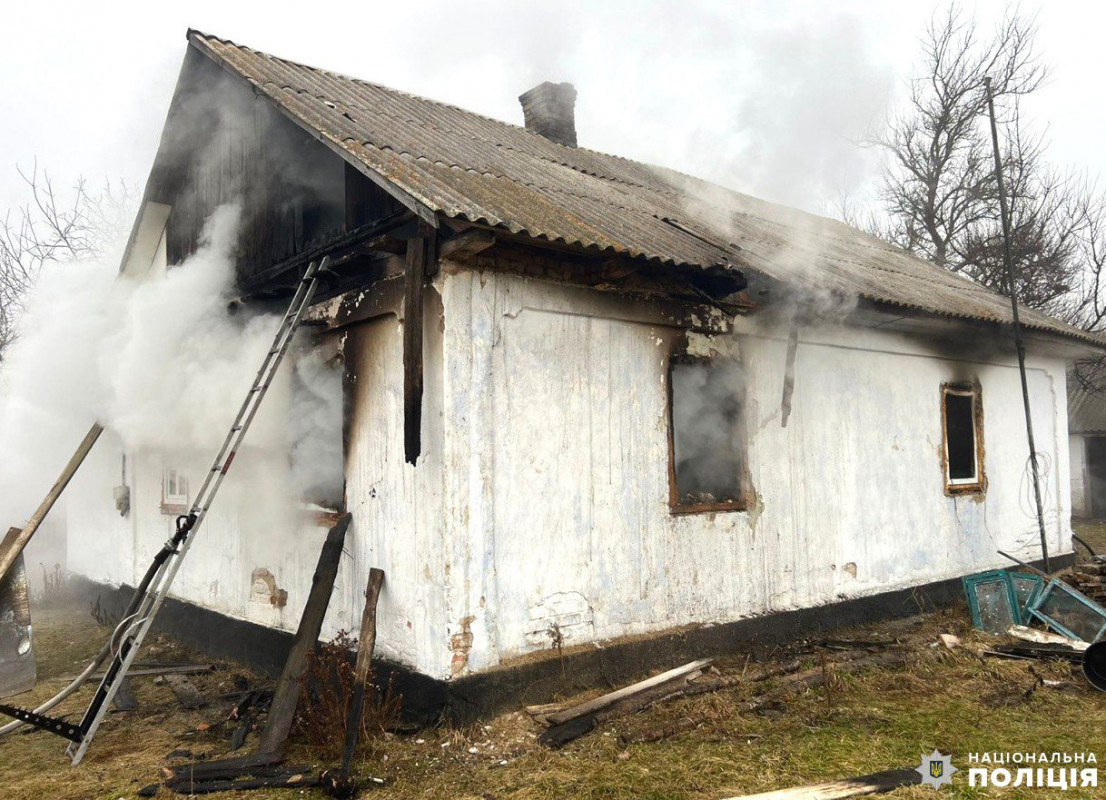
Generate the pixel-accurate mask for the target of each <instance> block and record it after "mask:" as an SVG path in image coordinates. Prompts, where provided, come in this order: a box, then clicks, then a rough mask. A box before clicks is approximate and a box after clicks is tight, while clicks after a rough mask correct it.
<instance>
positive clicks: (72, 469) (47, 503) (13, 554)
mask: <svg viewBox="0 0 1106 800" xmlns="http://www.w3.org/2000/svg"><path fill="white" fill-rule="evenodd" d="M103 432H104V428H103V426H102V425H100V424H99V423H93V425H92V427H91V428H89V429H88V433H86V434H85V437H84V439H83V440H82V441H81V443H80V445H79V446H78V447H77V452H75V453H74V454H73V457H72V458H70V459H69V463H68V464H66V465H65V469H63V470H62V471H61V475H60V476H59V477H58V479H57V481H55V482H54V485H53V486H51V487H50V491H49V492H47V493H46V498H45V499H44V500H43V501H42V502H41V503H40V504H39V506H38V508H37V509H36V510H35V513H34V514H32V515H31V518H30V519H29V520H27V524H26V525H24V526H23V528H22V529H20V528H11V529H9V530H8V533H7V535H6V536H5V537H4V541H3V542H0V578H2V577H3V576H5V575H7V574H8V570H9V569H11V566H12V564H14V563H15V560H16V559H17V558H18V557H19V554H20V553H22V552H23V548H24V547H26V546H27V542H29V541H31V537H32V536H34V535H35V531H37V530H38V526H39V525H41V524H42V521H43V520H44V519H46V515H47V514H49V513H50V509H51V508H53V507H54V503H56V502H57V501H58V498H59V497H61V493H62V492H64V491H65V487H66V486H68V485H69V481H71V480H72V479H73V476H74V475H75V474H76V472H77V469H78V467H80V466H81V464H83V463H84V460H85V458H86V457H87V456H88V452H89V451H90V450H91V449H92V445H94V444H96V440H97V439H99V438H100V434H101V433H103Z"/></svg>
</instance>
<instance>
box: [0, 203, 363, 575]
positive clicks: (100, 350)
mask: <svg viewBox="0 0 1106 800" xmlns="http://www.w3.org/2000/svg"><path fill="white" fill-rule="evenodd" d="M238 221H239V211H238V209H237V207H235V206H224V207H222V208H220V209H218V210H217V211H216V212H215V213H214V214H213V215H212V217H211V219H210V220H209V221H208V223H207V225H206V228H205V231H204V236H203V242H202V245H201V247H200V248H199V249H198V250H197V252H196V253H195V254H194V255H193V256H192V257H191V258H189V259H188V260H187V261H186V262H185V263H184V264H182V265H180V266H178V267H173V268H170V269H168V270H167V271H166V272H164V274H161V275H151V276H144V277H143V278H140V279H135V278H127V277H120V276H119V274H118V264H119V260H118V254H117V253H115V254H110V255H108V256H105V258H104V259H103V260H102V261H99V262H84V263H78V264H65V265H57V266H53V267H50V268H48V269H47V270H46V271H44V272H43V274H42V276H41V279H40V281H39V283H38V285H37V287H36V289H35V291H34V295H33V296H32V297H31V298H30V300H29V303H28V305H27V311H26V313H25V315H24V316H23V318H22V319H21V321H20V325H19V339H18V340H17V342H16V344H15V345H14V346H13V347H12V348H11V350H10V351H9V352H7V353H6V354H5V361H4V364H3V367H2V369H0V453H2V458H0V487H2V490H0V524H2V525H3V526H5V527H6V526H7V525H20V524H22V523H23V522H24V521H25V520H26V519H27V517H28V516H29V515H30V514H31V513H32V512H33V510H34V508H35V507H36V506H37V504H38V503H39V502H40V501H41V499H42V497H43V496H44V495H45V493H46V491H47V489H48V488H49V486H50V484H51V483H52V481H53V480H54V479H55V478H56V477H57V475H58V473H59V472H60V470H61V468H62V466H63V465H64V464H65V462H66V461H67V459H68V458H69V456H70V455H71V454H72V452H73V450H74V449H75V447H76V445H77V443H78V442H79V441H80V439H81V437H82V436H83V435H84V433H85V431H87V429H88V427H89V426H90V425H91V424H92V423H93V422H94V421H97V420H98V421H99V422H100V423H101V424H103V425H104V426H105V428H106V429H107V431H108V433H107V434H105V437H110V439H111V440H112V441H113V442H114V443H115V446H116V447H117V448H118V445H119V444H121V445H122V449H123V450H124V451H125V452H127V453H129V454H157V455H158V456H160V457H162V458H163V459H164V460H165V461H166V463H169V464H172V465H173V466H174V467H179V468H181V469H186V470H187V472H188V473H189V476H190V478H191V479H192V484H193V485H192V489H193V490H194V489H195V488H198V485H199V483H198V479H199V478H202V475H203V470H204V469H205V468H206V465H207V464H209V463H210V460H211V459H212V458H213V457H214V455H215V452H216V450H217V449H218V446H219V445H220V443H221V442H222V440H223V437H224V436H225V435H226V432H227V430H228V428H229V427H230V425H231V422H232V420H233V418H234V415H235V414H236V412H237V411H238V408H239V406H240V404H241V402H242V400H243V398H244V397H245V394H246V391H247V390H248V388H249V386H250V385H251V383H252V382H253V379H254V376H255V375H256V373H257V370H258V368H259V366H260V364H261V361H262V359H263V358H264V355H265V352H266V350H267V348H268V347H269V346H270V344H271V342H272V337H273V334H274V333H275V331H276V327H277V325H278V324H279V321H280V318H279V317H278V316H275V315H272V314H266V315H257V314H250V313H248V312H245V311H240V312H239V313H237V314H231V313H230V312H229V311H228V299H229V296H230V295H231V293H232V290H233V282H234V266H233V260H232V257H231V254H232V251H233V248H234V243H235V239H236V236H237V231H238ZM300 338H301V340H302V339H305V338H306V337H302V336H301V337H300ZM303 344H304V342H303V341H297V345H300V346H299V347H298V349H297V351H296V352H295V353H293V354H292V355H291V358H294V359H295V361H296V363H295V364H294V365H292V364H288V363H286V364H285V365H284V366H283V367H282V370H281V374H280V375H279V376H278V380H277V381H276V383H275V384H274V387H273V389H272V390H271V392H270V394H269V396H268V398H267V399H266V402H265V404H264V405H263V406H262V409H261V411H260V412H259V414H258V416H257V419H256V420H255V423H254V426H253V427H252V428H251V429H250V431H249V434H248V436H247V439H246V449H245V451H244V453H243V456H242V459H241V460H240V462H239V464H240V465H239V466H238V467H237V468H236V469H235V470H233V471H232V472H231V477H230V478H228V481H227V490H226V492H225V493H226V494H227V495H228V497H220V500H219V501H217V502H218V504H219V506H220V509H221V510H238V511H239V513H240V514H249V515H253V516H254V517H257V516H258V515H264V516H267V517H268V518H267V519H266V520H265V524H266V525H272V526H281V525H284V526H292V525H293V523H294V520H295V518H296V515H295V513H294V510H293V506H294V505H295V504H296V501H297V500H310V501H316V500H320V499H325V500H327V501H331V502H335V501H340V499H341V495H342V444H341V425H342V386H341V374H340V371H339V370H337V369H335V368H334V367H333V366H331V365H330V361H327V360H325V359H326V356H327V354H324V353H321V352H318V351H316V350H314V349H311V348H307V347H303V346H302V345H303ZM293 372H294V373H295V374H294V378H293ZM97 447H98V448H103V447H105V445H104V440H101V442H100V443H99V444H98V445H97ZM112 478H113V480H114V481H115V482H116V483H118V482H119V481H120V480H122V478H121V468H120V467H116V468H115V472H114V473H113V476H112ZM155 479H156V480H160V476H156V478H155ZM60 505H61V504H59V507H60ZM235 505H237V506H238V508H237V509H234V506H235ZM57 513H62V512H61V511H60V508H59V512H57ZM63 563H64V562H63Z"/></svg>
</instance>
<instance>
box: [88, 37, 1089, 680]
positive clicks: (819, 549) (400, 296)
mask: <svg viewBox="0 0 1106 800" xmlns="http://www.w3.org/2000/svg"><path fill="white" fill-rule="evenodd" d="M574 98H575V92H574V91H573V90H572V89H571V87H568V86H567V85H565V84H561V85H555V84H542V85H541V86H538V87H536V88H535V89H533V90H531V91H530V92H527V93H526V94H525V95H523V98H522V99H523V102H524V104H525V105H526V114H525V116H526V120H527V129H524V128H520V127H516V126H514V125H509V124H506V123H502V122H498V121H496V120H492V119H488V118H486V117H482V116H479V115H476V114H473V113H470V112H467V111H463V110H461V109H458V108H455V107H453V106H449V105H444V104H441V103H437V102H433V101H430V100H425V99H422V98H418V97H414V96H411V95H408V94H405V93H402V92H398V91H394V90H391V89H386V88H383V87H380V86H376V85H373V84H369V83H364V82H361V81H357V80H354V79H351V78H347V77H343V76H340V75H335V74H333V73H329V72H325V71H322V70H318V69H313V68H309V67H305V66H302V65H299V64H294V63H291V62H288V61H283V60H281V59H277V58H274V57H271V56H268V55H265V54H262V53H257V52H254V51H251V50H249V49H247V48H245V47H240V46H237V45H235V44H232V43H230V42H225V41H222V40H219V39H216V38H213V37H211V36H207V35H204V34H201V33H196V32H190V33H189V47H188V51H187V57H186V59H185V63H184V66H183V69H182V72H181V77H180V81H179V83H178V86H177V90H176V94H175V96H174V101H173V105H172V108H171V110H170V113H169V117H168V121H167V123H166V128H165V133H164V137H163V140H162V145H161V148H160V150H159V153H158V156H157V159H156V161H155V164H154V167H153V170H152V173H151V176H150V179H149V184H148V186H147V189H146V195H145V201H144V205H143V208H142V211H141V213H140V215H139V218H138V221H137V223H136V227H135V233H134V235H133V237H132V244H131V247H130V249H129V251H128V256H127V259H126V262H125V265H124V271H125V272H126V273H128V274H130V275H135V276H141V275H143V274H146V273H149V272H153V273H156V272H158V271H160V270H164V269H165V268H167V267H170V266H171V265H173V264H176V263H179V262H180V261H181V260H182V259H183V258H184V257H186V256H187V254H188V253H190V252H191V251H192V250H193V249H194V247H195V244H196V241H197V237H198V230H199V226H200V223H201V222H202V220H203V219H204V218H205V217H206V216H207V214H209V213H210V212H211V211H212V209H214V208H215V207H216V206H217V205H218V204H220V203H222V202H225V201H227V200H230V199H233V198H234V197H236V196H238V197H244V198H245V199H246V202H247V204H248V206H249V207H250V213H249V214H248V215H247V223H246V226H245V228H244V230H243V233H242V236H241V246H240V253H241V257H240V261H239V267H238V268H239V285H240V287H241V290H242V292H243V294H245V295H252V296H278V297H279V296H281V295H282V294H283V295H287V293H288V287H290V286H292V285H293V284H294V283H295V281H296V280H297V278H298V275H299V274H300V272H301V271H302V269H303V267H304V265H305V264H306V263H307V261H308V260H309V259H310V258H314V257H318V256H319V255H321V254H323V253H330V254H331V255H332V256H333V257H334V258H335V260H336V263H337V265H338V266H337V267H336V269H337V271H338V272H339V275H340V278H339V279H338V282H337V283H336V284H331V288H330V291H329V294H330V296H329V297H325V298H323V300H322V301H321V302H320V303H319V304H318V305H317V306H316V307H315V309H314V310H313V314H312V318H313V320H314V322H315V323H316V324H317V325H318V326H319V327H320V330H321V332H320V334H319V336H320V339H321V340H327V339H330V340H332V341H337V342H339V343H340V344H341V347H342V353H343V356H342V357H343V358H344V364H345V370H346V376H347V381H346V391H347V398H346V401H347V407H346V417H345V420H344V424H345V428H346V430H347V435H346V440H345V500H344V505H345V508H346V509H348V510H349V511H350V512H352V513H353V515H354V523H353V526H352V528H351V531H350V534H349V538H348V539H347V545H346V549H347V552H348V553H349V558H347V559H345V560H344V564H343V570H342V573H341V575H340V577H339V582H338V587H337V589H336V590H335V594H334V597H333V599H332V604H331V610H330V615H329V617H328V622H327V632H328V633H333V632H334V631H335V630H336V629H337V628H347V629H350V628H355V627H356V621H357V619H358V617H359V614H360V609H361V602H362V600H361V594H362V591H363V587H364V582H365V579H366V576H367V573H368V570H369V568H370V567H371V566H379V567H381V568H383V569H384V570H385V572H386V574H387V581H386V584H385V589H384V592H383V595H382V598H381V602H380V606H379V620H380V622H379V635H378V639H377V652H378V654H379V655H380V656H381V657H383V658H385V659H387V660H389V661H391V662H394V663H397V664H400V665H402V666H404V667H406V668H407V669H409V670H411V671H413V672H416V673H420V674H422V675H424V676H429V677H430V678H433V679H435V680H437V681H445V682H452V683H453V685H456V684H457V683H458V682H462V681H463V680H464V679H465V677H466V676H469V675H471V674H472V673H485V672H487V671H489V670H492V669H493V668H495V667H499V666H502V665H511V664H527V665H531V664H533V663H534V661H535V658H534V654H535V653H540V652H549V651H550V650H551V646H553V645H556V644H561V645H563V646H564V647H566V648H571V647H572V646H574V645H580V644H589V645H590V644H591V643H599V642H607V641H613V640H625V637H632V636H634V635H637V634H662V633H667V632H672V631H679V632H680V635H681V636H683V637H685V639H684V640H683V641H689V642H690V641H698V642H699V644H695V645H694V646H691V645H689V647H692V649H694V648H697V647H700V646H702V647H707V646H711V647H715V648H716V649H717V648H722V647H725V646H728V644H727V642H729V643H730V644H732V642H733V641H735V640H737V639H740V637H741V636H743V635H744V634H743V633H742V631H745V630H750V629H748V628H741V627H740V626H737V627H734V626H727V625H723V624H722V623H733V622H735V621H737V620H743V619H748V618H754V617H764V616H765V615H774V614H780V613H781V612H794V611H797V610H800V609H815V608H820V607H824V608H822V610H821V611H818V612H809V613H807V612H804V614H800V615H797V616H796V615H792V616H791V617H788V618H787V619H789V620H792V621H794V620H805V621H807V622H812V621H815V616H816V614H823V616H829V615H833V614H837V615H838V617H837V619H838V620H839V621H844V620H851V619H856V618H859V617H860V616H863V615H864V614H872V613H894V612H897V610H898V608H899V605H900V604H901V602H902V598H903V597H915V598H917V599H918V601H919V602H922V598H924V597H925V592H926V591H928V590H926V589H925V588H924V587H931V588H932V587H933V586H934V585H937V586H944V587H945V591H947V590H948V587H950V586H954V584H953V583H950V580H951V579H955V578H957V577H958V576H961V575H964V574H967V573H972V572H976V571H979V570H984V569H988V568H993V567H1001V566H1007V565H1008V562H1006V561H1004V559H1003V558H1002V557H1001V556H999V555H998V554H997V552H996V551H997V550H1000V549H1001V550H1006V551H1009V552H1011V553H1014V554H1015V555H1018V556H1020V557H1022V558H1024V559H1027V560H1035V559H1037V558H1039V556H1040V549H1039V543H1038V534H1037V527H1036V520H1035V517H1034V514H1033V511H1032V509H1031V508H1027V507H1026V506H1025V505H1024V501H1023V498H1024V497H1025V484H1024V480H1025V466H1026V459H1027V447H1026V443H1025V441H1026V440H1025V420H1024V417H1023V410H1022V401H1021V393H1020V383H1019V374H1018V368H1017V361H1016V358H1015V355H1014V348H1013V345H1012V342H1011V338H1010V326H1009V322H1010V309H1009V304H1008V301H1007V300H1006V299H1004V298H1002V297H999V296H997V295H995V294H992V293H990V292H989V291H987V290H986V289H984V288H982V287H980V286H978V285H975V284H973V283H971V282H969V281H967V280H965V279H963V278H960V277H958V276H956V275H953V274H951V273H949V272H947V271H945V270H943V269H941V268H939V267H936V266H934V265H933V264H930V263H927V262H925V261H921V260H919V259H917V258H914V257H912V256H910V255H909V254H907V253H906V252H904V251H901V250H899V249H897V248H894V247H892V246H890V245H888V244H886V243H884V242H882V241H879V240H877V239H874V238H872V237H870V236H868V235H866V234H864V233H861V232H859V231H857V230H854V229H852V228H849V227H848V226H846V225H844V224H842V223H840V222H835V221H832V220H829V219H823V218H819V217H815V216H813V215H810V214H806V213H802V212H799V211H794V210H791V209H787V208H784V207H781V206H777V205H773V204H770V203H766V202H763V201H760V200H756V199H753V198H751V197H747V196H743V195H740V194H737V193H735V192H732V191H729V190H727V189H724V188H722V187H719V186H716V185H712V184H710V183H707V182H705V181H701V180H698V179H695V178H692V177H689V176H686V175H682V174H680V173H677V172H674V171H671V170H668V169H664V168H660V167H653V166H648V165H645V164H640V163H636V162H633V161H628V160H625V159H622V158H617V157H615V156H609V155H604V154H601V153H596V152H592V151H590V150H586V149H583V148H579V147H576V146H575V140H576V133H575V126H574V123H573V101H574ZM585 138H586V137H585ZM424 255H425V259H424ZM423 265H424V268H423ZM424 277H425V280H424ZM424 283H425V288H424V289H422V287H423V285H424ZM420 289H421V291H420ZM420 298H421V299H420ZM186 301H187V298H182V302H186ZM1023 321H1024V323H1025V335H1026V341H1027V348H1028V355H1027V373H1028V375H1027V377H1028V386H1029V391H1030V395H1031V400H1032V405H1033V421H1034V425H1035V428H1036V438H1037V444H1038V447H1039V449H1040V450H1041V451H1042V452H1043V453H1044V454H1046V456H1047V457H1048V458H1049V459H1050V460H1051V463H1052V464H1053V465H1054V466H1053V469H1051V470H1050V471H1049V472H1048V474H1047V475H1046V486H1045V494H1046V496H1047V497H1048V498H1049V507H1048V508H1047V514H1046V520H1045V521H1046V524H1047V534H1048V543H1049V548H1050V551H1051V555H1053V556H1063V555H1064V554H1069V553H1070V552H1071V549H1072V548H1071V528H1070V516H1071V503H1070V497H1069V485H1070V483H1069V476H1068V464H1069V459H1068V422H1067V398H1066V384H1065V373H1066V368H1067V365H1068V364H1069V363H1070V362H1071V361H1072V360H1074V359H1076V358H1083V357H1087V356H1088V355H1092V354H1094V353H1097V352H1099V351H1100V349H1101V347H1102V341H1101V340H1100V339H1097V338H1095V337H1093V336H1091V335H1088V334H1086V333H1084V332H1082V331H1079V330H1076V329H1074V328H1072V327H1069V326H1067V325H1065V324H1063V323H1060V322H1058V321H1056V320H1054V319H1051V318H1048V317H1045V316H1043V315H1041V314H1037V313H1034V312H1032V311H1025V312H1023ZM412 343H413V344H414V347H411V346H405V345H409V344H412ZM420 371H421V375H422V380H423V388H422V390H421V392H420V390H419V385H418V381H417V380H416V378H417V377H418V375H419V374H420ZM250 377H252V376H245V375H244V376H243V384H244V385H245V384H246V383H248V380H249V378H250ZM405 378H406V380H405ZM132 455H133V457H134V459H137V460H136V461H135V462H134V464H135V465H134V474H135V477H134V479H133V480H134V482H135V488H134V490H133V493H132V509H131V511H130V513H129V515H128V516H127V517H125V518H124V517H120V516H119V515H118V514H117V513H116V512H115V509H114V507H110V508H108V507H106V506H105V507H103V508H100V507H99V506H97V508H92V507H91V506H92V505H95V504H100V506H104V504H105V503H107V502H108V501H109V500H110V487H94V486H88V485H86V486H84V487H82V488H81V489H79V490H77V491H75V492H74V493H73V495H72V497H71V499H70V509H69V519H70V520H71V531H70V553H69V565H70V567H71V569H73V570H75V571H77V572H80V573H82V574H84V575H86V576H88V577H89V578H91V579H93V580H95V581H99V582H103V583H108V584H114V585H119V584H132V585H133V584H134V583H135V581H136V577H137V576H138V575H140V574H141V572H142V570H143V568H144V565H145V563H146V559H147V558H148V556H149V555H150V554H151V553H152V552H153V550H154V548H156V547H157V546H158V545H160V544H161V543H162V541H164V539H165V538H166V535H167V533H168V531H169V526H170V525H171V524H172V513H173V510H174V509H177V508H179V507H181V501H184V502H185V503H186V502H187V476H184V479H183V480H182V479H181V476H180V475H179V474H178V473H177V472H175V471H173V470H174V469H175V467H174V465H172V464H164V463H161V462H160V461H157V460H156V459H152V458H151V459H146V460H144V457H143V455H142V454H132ZM405 455H406V456H407V458H406V459H405ZM415 456H417V461H415V463H414V464H412V463H409V462H410V461H411V460H412V459H413V458H414V457H415ZM98 457H99V458H102V459H105V460H106V463H113V460H118V459H119V458H120V453H119V451H118V450H116V451H114V452H112V451H111V449H110V447H105V448H104V449H103V450H102V451H101V453H100V454H99V455H98ZM258 468H260V467H258ZM86 483H87V482H86ZM105 498H107V500H105ZM216 502H217V503H218V502H219V501H216ZM74 504H77V505H79V506H80V508H74V507H73V506H74ZM97 509H99V510H97ZM166 509H168V510H167V511H166ZM305 513H306V512H305ZM323 525H324V521H323V520H313V519H312V518H310V515H308V516H305V523H304V531H303V533H302V535H301V536H298V537H296V538H294V539H293V540H290V541H282V542H274V541H272V540H271V539H268V538H266V531H265V528H264V526H259V525H257V524H255V523H254V522H252V521H251V520H246V519H236V518H233V517H232V516H228V515H223V517H221V518H219V519H213V520H212V522H211V524H210V527H205V529H204V530H202V531H201V532H200V533H199V537H198V540H197V544H196V547H195V548H194V549H193V551H192V553H191V555H190V556H189V561H188V562H187V563H186V564H185V566H184V568H183V570H182V573H181V576H180V580H179V581H178V583H177V584H176V585H175V592H176V595H177V597H178V598H179V599H180V600H181V601H184V602H185V603H187V604H195V606H199V607H205V608H209V609H215V610H217V611H219V612H220V613H221V614H223V615H224V617H223V619H229V618H236V619H245V620H252V621H253V622H256V623H261V624H262V625H263V626H268V627H270V628H274V627H275V628H282V629H285V630H291V629H294V627H295V625H296V621H297V619H298V615H299V612H300V609H302V606H303V603H304V601H305V599H306V595H307V591H308V589H309V585H310V580H311V573H312V568H313V564H314V557H315V554H316V552H317V549H318V546H319V544H320V542H321V540H322V530H323V528H322V527H318V526H323ZM78 527H79V530H78ZM213 581H216V582H217V583H218V591H216V592H215V593H214V594H213V593H212V592H213V590H212V588H211V587H212V585H213V583H212V582H213ZM941 582H945V583H944V584H942V583H941ZM919 587H922V588H923V591H921V592H918V593H916V594H913V595H912V594H910V593H912V592H914V590H915V589H918V588H919ZM280 591H284V592H286V593H287V595H286V604H278V603H276V602H275V601H273V598H274V597H275V596H276V595H277V594H278V593H279V592H280ZM933 591H934V592H936V589H934V590H933ZM889 597H893V598H895V601H894V602H895V605H892V603H891V600H889V599H887V598H889ZM283 600H284V598H282V601H283ZM831 604H834V605H831ZM195 613H196V614H197V615H201V616H202V612H200V611H195ZM204 619H208V617H204ZM771 619H774V620H781V621H780V622H778V623H773V624H775V625H777V630H778V631H783V630H787V629H788V626H789V625H792V622H783V621H782V620H784V617H780V616H777V617H772V618H771ZM228 624H229V623H228ZM706 626H712V627H709V628H708V627H706ZM696 630H697V631H713V632H714V633H712V634H710V635H711V636H715V638H714V639H710V638H709V636H707V635H706V634H704V637H705V638H702V639H699V640H695V639H694V636H692V634H690V633H689V631H696ZM219 635H220V634H219V630H218V628H217V627H212V626H208V627H207V628H206V629H205V630H204V632H203V636H205V637H208V638H209V639H211V640H214V639H217V638H219ZM726 636H729V637H730V638H729V639H726V638H725V637H726ZM686 637H691V638H686ZM708 640H709V642H710V643H709V644H708ZM639 641H640V640H639ZM604 646H605V647H607V649H608V652H613V648H616V647H617V646H618V645H604ZM566 652H568V653H571V652H572V651H566ZM581 652H595V648H594V647H589V648H588V649H587V650H586V651H581ZM696 652H697V653H701V652H702V651H701V650H697V651H696ZM685 655H689V656H690V655H692V654H689V653H685ZM523 657H525V658H523ZM683 660H688V659H687V658H684V659H683ZM551 661H552V663H553V664H556V663H557V661H558V659H557V658H556V653H555V652H554V653H553V655H552V656H551ZM651 666H657V665H656V664H650V663H648V662H644V661H641V660H639V662H638V665H637V669H639V670H640V669H648V668H650V667H651ZM527 668H530V667H527ZM557 672H558V674H559V673H560V668H559V667H558V668H557Z"/></svg>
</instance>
